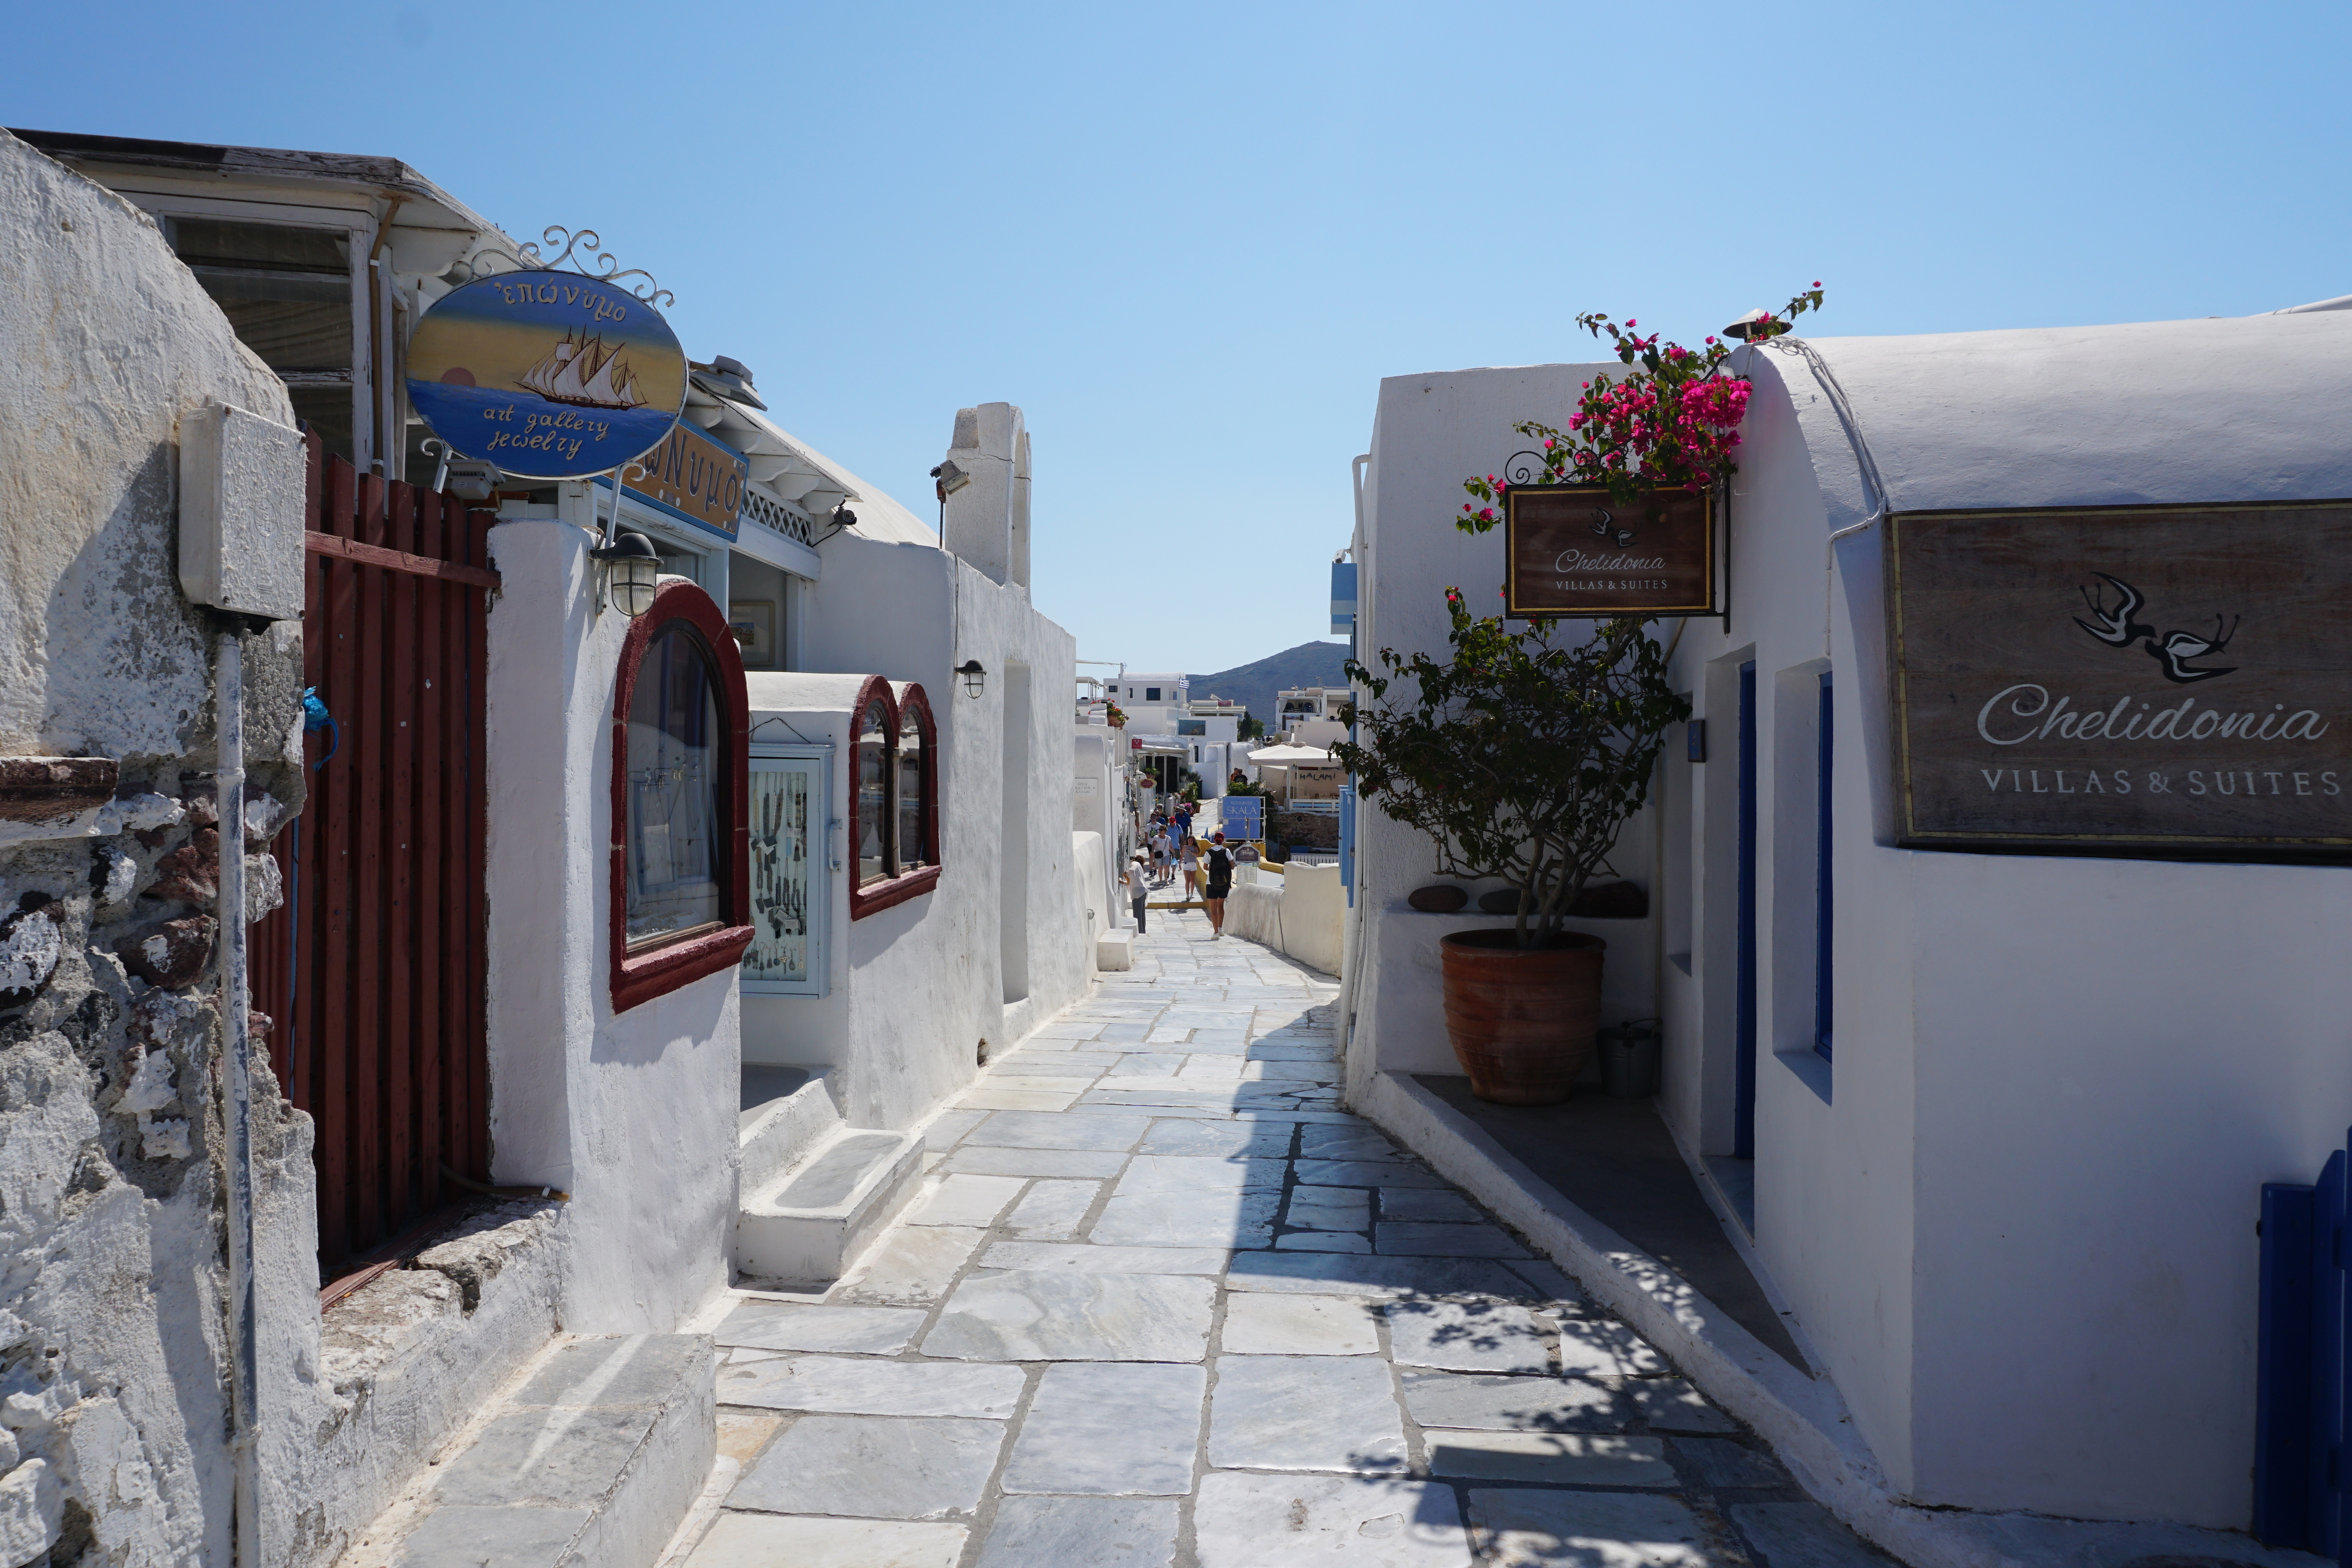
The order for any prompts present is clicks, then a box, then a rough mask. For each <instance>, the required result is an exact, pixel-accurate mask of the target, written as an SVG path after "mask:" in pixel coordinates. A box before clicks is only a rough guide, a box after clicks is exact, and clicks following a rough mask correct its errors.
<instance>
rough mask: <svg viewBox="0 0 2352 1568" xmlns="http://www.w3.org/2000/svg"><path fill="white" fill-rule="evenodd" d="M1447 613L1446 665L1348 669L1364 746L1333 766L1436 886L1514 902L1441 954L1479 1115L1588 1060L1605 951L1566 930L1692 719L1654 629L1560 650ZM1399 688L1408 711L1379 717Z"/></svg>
mask: <svg viewBox="0 0 2352 1568" xmlns="http://www.w3.org/2000/svg"><path fill="white" fill-rule="evenodd" d="M1445 601H1446V608H1447V610H1448V612H1450V614H1451V617H1452V621H1453V629H1452V632H1450V634H1449V638H1448V641H1449V643H1451V656H1450V657H1448V658H1446V659H1444V660H1443V661H1440V660H1437V659H1433V658H1432V657H1430V656H1429V655H1428V654H1426V653H1414V654H1412V656H1411V657H1409V658H1408V657H1405V656H1403V655H1401V654H1399V653H1397V652H1396V651H1395V650H1394V649H1389V648H1384V649H1382V650H1381V652H1380V654H1379V655H1378V662H1379V664H1380V665H1381V669H1382V671H1383V672H1384V673H1382V674H1374V673H1373V672H1372V671H1371V670H1370V669H1368V668H1366V667H1365V666H1363V665H1361V664H1356V663H1355V662H1353V661H1352V660H1351V661H1350V662H1349V665H1348V677H1349V680H1351V681H1353V682H1355V683H1357V684H1358V685H1361V686H1362V687H1363V688H1364V689H1365V690H1366V691H1367V692H1368V693H1370V695H1371V697H1372V699H1373V706H1356V707H1355V708H1354V710H1353V711H1352V712H1351V713H1350V714H1349V715H1347V717H1349V720H1350V721H1351V722H1352V723H1353V724H1354V725H1355V726H1356V727H1357V734H1358V735H1359V737H1360V740H1359V741H1357V742H1353V743H1350V742H1348V741H1339V742H1336V743H1334V745H1333V747H1332V750H1333V751H1334V752H1335V753H1336V754H1337V755H1338V756H1339V758H1340V760H1341V761H1343V762H1345V763H1346V764H1347V765H1348V767H1349V769H1350V770H1351V771H1352V772H1354V774H1355V775H1356V789H1357V793H1358V795H1359V797H1360V799H1363V800H1369V801H1370V802H1372V803H1373V804H1374V805H1376V806H1377V807H1379V809H1380V810H1381V812H1382V813H1383V814H1384V815H1386V816H1389V817H1391V818H1393V819H1395V820H1396V821H1400V822H1403V823H1405V824H1406V825H1408V826H1410V827H1413V828H1418V829H1419V830H1421V831H1423V832H1424V833H1426V834H1427V835H1428V836H1429V837H1430V839H1431V840H1432V841H1433V842H1434V843H1435V844H1436V846H1437V856H1438V862H1439V864H1440V867H1441V868H1442V869H1443V870H1444V871H1446V872H1448V873H1451V874H1454V875H1456V876H1499V877H1502V878H1505V879H1506V880H1507V881H1508V882H1509V883H1511V885H1512V886H1513V887H1515V888H1517V890H1518V903H1517V913H1516V915H1515V917H1514V919H1513V921H1512V923H1511V925H1509V926H1507V927H1503V928H1498V929H1492V930H1477V931H1457V932H1454V933H1453V934H1452V935H1450V936H1446V937H1445V938H1444V941H1443V943H1442V944H1441V947H1442V952H1443V957H1444V977H1445V1025H1446V1033H1447V1035H1448V1036H1449V1037H1450V1038H1451V1040H1452V1041H1453V1045H1454V1056H1455V1057H1456V1058H1457V1059H1458V1060H1459V1061H1461V1063H1462V1069H1463V1071H1465V1072H1467V1073H1468V1074H1469V1075H1470V1088H1471V1092H1473V1093H1475V1094H1476V1095H1477V1096H1478V1097H1479V1098H1480V1099H1481V1100H1490V1101H1493V1102H1495V1103H1498V1104H1505V1105H1549V1104H1553V1103H1557V1102H1559V1101H1561V1100H1565V1099H1567V1098H1568V1097H1569V1095H1570V1093H1571V1092H1573V1091H1574V1088H1575V1083H1576V1079H1577V1075H1578V1074H1579V1073H1580V1072H1581V1071H1583V1069H1584V1066H1585V1064H1586V1062H1587V1061H1589V1060H1590V1059H1591V1054H1592V1041H1593V1030H1594V1028H1595V1026H1596V1025H1597V1024H1598V1022H1599V1021H1600V1010H1601V956H1602V953H1603V950H1604V948H1605V947H1606V944H1605V943H1603V942H1602V941H1601V938H1600V937H1598V936H1585V935H1582V934H1580V933H1576V932H1570V931H1566V930H1563V929H1562V928H1561V922H1562V920H1563V919H1564V917H1565V916H1566V915H1567V911H1568V906H1569V905H1570V904H1571V903H1573V902H1574V901H1575V898H1576V895H1577V894H1579V893H1580V892H1581V891H1583V888H1584V884H1585V883H1586V882H1587V881H1588V880H1589V879H1590V878H1591V875H1592V873H1593V871H1594V869H1595V868H1596V867H1598V866H1599V865H1600V864H1601V862H1602V861H1603V860H1604V859H1605V858H1606V857H1607V855H1608V853H1609V851H1610V848H1611V847H1612V845H1614V844H1615V843H1616V841H1617V834H1618V831H1619V830H1620V829H1621V828H1622V826H1623V825H1624V822H1625V820H1626V819H1627V818H1628V817H1631V816H1632V815H1633V813H1634V812H1635V811H1638V810H1641V809H1642V805H1643V801H1644V800H1647V799H1648V797H1649V788H1650V776H1651V774H1652V772H1653V771H1654V768H1655V766H1656V763H1657V758H1658V751H1659V748H1660V747H1662V746H1663V745H1664V738H1665V732H1666V729H1667V727H1669V726H1671V725H1675V724H1678V723H1680V722H1681V721H1682V720H1684V719H1685V718H1687V717H1689V716H1690V704H1689V702H1688V701H1687V700H1686V699H1685V698H1683V697H1681V696H1679V695H1676V694H1675V691H1674V689H1673V688H1672V687H1671V686H1670V685H1668V684H1667V681H1666V658H1665V650H1664V648H1662V647H1661V646H1660V645H1659V644H1658V643H1657V642H1656V641H1655V640H1654V639H1653V638H1652V637H1651V636H1650V635H1649V634H1648V632H1647V631H1646V630H1645V623H1644V622H1638V621H1633V620H1619V621H1604V622H1597V623H1595V625H1594V626H1593V628H1592V630H1591V635H1590V636H1588V637H1580V638H1564V637H1562V636H1560V635H1559V629H1560V623H1559V622H1554V621H1532V622H1527V623H1526V624H1525V625H1524V626H1522V627H1521V628H1520V629H1518V630H1516V631H1514V630H1512V629H1511V628H1510V627H1508V626H1507V624H1506V623H1505V622H1504V621H1503V619H1502V618H1501V617H1500V616H1494V615H1489V616H1484V617H1474V616H1473V615H1472V614H1471V613H1470V611H1469V608H1468V607H1467V606H1466V605H1465V603H1464V602H1463V600H1462V592H1461V591H1460V590H1459V589H1455V588H1449V589H1447V590H1446V591H1445ZM1401 681H1408V682H1410V684H1411V691H1410V693H1409V694H1406V693H1403V692H1400V694H1399V695H1398V697H1397V698H1396V699H1395V700H1393V701H1386V700H1383V699H1386V698H1388V696H1389V693H1390V692H1391V689H1392V688H1393V687H1395V686H1397V685H1398V683H1400V682H1401Z"/></svg>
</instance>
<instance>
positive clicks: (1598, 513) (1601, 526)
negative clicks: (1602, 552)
mask: <svg viewBox="0 0 2352 1568" xmlns="http://www.w3.org/2000/svg"><path fill="white" fill-rule="evenodd" d="M1592 531H1593V532H1594V533H1596V534H1599V535H1600V536H1601V538H1604V539H1614V540H1616V541H1617V548H1618V549H1624V548H1625V547H1626V546H1627V545H1629V544H1632V543H1633V529H1631V528H1619V527H1618V526H1617V519H1616V518H1615V517H1612V516H1610V515H1609V512H1608V509H1607V508H1606V507H1593V508H1592Z"/></svg>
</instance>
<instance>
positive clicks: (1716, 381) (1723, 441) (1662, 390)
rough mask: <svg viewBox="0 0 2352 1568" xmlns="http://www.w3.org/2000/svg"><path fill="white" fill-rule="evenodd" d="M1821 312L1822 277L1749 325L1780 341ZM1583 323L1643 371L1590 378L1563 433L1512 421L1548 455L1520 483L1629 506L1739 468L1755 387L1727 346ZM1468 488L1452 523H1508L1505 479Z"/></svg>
mask: <svg viewBox="0 0 2352 1568" xmlns="http://www.w3.org/2000/svg"><path fill="white" fill-rule="evenodd" d="M1820 308H1822V286H1821V283H1820V281H1819V280H1818V279H1817V280H1815V282H1814V284H1813V286H1812V287H1811V288H1809V289H1807V290H1805V291H1804V292H1803V293H1801V294H1799V295H1797V296H1796V297H1795V298H1791V299H1790V301H1789V303H1788V304H1787V305H1785V306H1783V307H1782V308H1780V310H1778V311H1771V310H1766V311H1761V312H1759V313H1758V314H1757V315H1756V316H1755V317H1753V318H1751V319H1749V320H1748V321H1747V322H1746V323H1744V324H1743V325H1744V326H1745V327H1746V329H1747V332H1748V338H1749V339H1750V340H1756V339H1760V338H1770V337H1776V336H1778V335H1779V334H1780V333H1782V332H1785V331H1787V330H1788V329H1789V324H1790V322H1791V321H1793V320H1795V319H1797V318H1798V317H1800V316H1801V315H1803V314H1804V313H1805V312H1806V311H1808V310H1818V309H1820ZM1576 324H1577V325H1578V326H1580V327H1581V328H1583V329H1585V330H1586V331H1588V332H1590V333H1591V334H1592V335H1593V336H1594V337H1596V338H1599V337H1602V336H1604V335H1605V336H1606V337H1607V338H1608V340H1609V341H1610V342H1611V343H1612V345H1613V346H1614V347H1615V349H1616V350H1617V358H1618V359H1619V360H1620V361H1622V362H1623V363H1625V364H1628V365H1636V366H1638V367H1639V368H1638V369H1636V370H1634V371H1631V372H1629V373H1628V374H1626V375H1625V376H1623V377H1622V378H1616V377H1612V376H1609V375H1606V374H1602V375H1597V376H1595V377H1593V378H1592V379H1591V381H1589V382H1585V383H1584V388H1583V391H1582V392H1581V393H1580V395H1579V397H1578V399H1577V406H1576V412H1575V413H1571V414H1570V415H1569V416H1568V429H1567V430H1566V431H1565V432H1562V431H1559V430H1557V429H1555V428H1553V427H1552V426H1550V425H1549V424H1541V423H1537V422H1536V421H1534V420H1525V421H1522V422H1521V423H1517V424H1515V425H1513V426H1512V427H1511V428H1512V429H1513V430H1516V431H1517V432H1518V433H1519V434H1521V435H1524V436H1527V437H1528V438H1530V439H1531V440H1536V441H1540V442H1541V443H1543V448H1542V450H1541V452H1540V453H1538V455H1539V456H1540V457H1541V458H1542V459H1543V468H1542V472H1541V474H1540V476H1535V477H1530V478H1527V479H1523V480H1522V481H1521V483H1523V484H1534V485H1605V486H1608V487H1609V495H1610V497H1611V499H1612V500H1614V501H1615V502H1616V503H1617V504H1618V505H1620V506H1626V507H1630V506H1633V505H1635V504H1637V503H1638V502H1639V501H1640V500H1641V499H1642V497H1644V496H1645V495H1647V494H1649V493H1650V492H1652V491H1655V490H1679V489H1686V488H1690V487H1693V486H1707V485H1711V484H1713V483H1714V482H1715V481H1716V480H1717V479H1718V478H1721V477H1722V476H1725V475H1727V474H1729V473H1731V472H1732V471H1733V467H1734V465H1733V463H1732V461H1731V455H1732V453H1733V452H1734V450H1736V449H1737V448H1738V445H1739V422H1740V420H1741V418H1742V417H1743V416H1744V415H1745V414H1746V413H1747V412H1748V378H1747V377H1745V376H1735V375H1732V374H1730V373H1728V372H1727V371H1726V370H1725V369H1724V361H1726V360H1727V359H1729V358H1730V357H1731V346H1730V345H1729V344H1727V343H1722V342H1718V341H1717V340H1715V339H1713V338H1709V339H1708V340H1706V343H1704V344H1703V345H1701V346H1700V347H1698V348H1696V349H1685V348H1684V347H1683V346H1682V345H1681V344H1680V343H1661V342H1660V341H1659V340H1658V334H1657V333H1655V332H1653V333H1651V334H1650V335H1649V336H1648V337H1646V338H1645V337H1643V336H1642V335H1641V332H1640V330H1639V328H1640V326H1641V323H1640V322H1638V321H1634V320H1631V319H1629V320H1627V321H1626V323H1625V324H1624V325H1623V326H1622V327H1620V326H1619V325H1618V324H1617V323H1616V322H1614V321H1612V320H1611V319H1609V318H1608V317H1606V316H1602V315H1598V314H1594V313H1591V312H1588V313H1586V314H1584V315H1580V316H1579V317H1578V318H1577V319H1576ZM1462 487H1463V488H1464V489H1465V490H1466V491H1468V492H1469V493H1470V497H1471V498H1470V499H1469V500H1468V501H1466V502H1465V503H1464V504H1463V507H1462V511H1461V515H1460V516H1458V517H1455V518H1454V527H1455V528H1460V529H1461V530H1462V531H1463V532H1464V533H1466V534H1483V533H1485V532H1486V530H1487V529H1489V528H1493V527H1494V526H1495V525H1496V523H1499V522H1501V521H1502V520H1503V497H1504V496H1505V495H1506V494H1507V493H1508V492H1509V490H1510V484H1509V481H1508V480H1507V479H1501V478H1497V477H1496V476H1494V475H1492V474H1487V475H1484V476H1478V477H1474V478H1470V479H1465V480H1464V481H1463V482H1462Z"/></svg>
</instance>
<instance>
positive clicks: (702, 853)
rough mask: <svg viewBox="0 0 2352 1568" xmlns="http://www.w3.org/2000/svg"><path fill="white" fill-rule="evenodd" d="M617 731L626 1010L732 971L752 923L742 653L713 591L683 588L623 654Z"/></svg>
mask: <svg viewBox="0 0 2352 1568" xmlns="http://www.w3.org/2000/svg"><path fill="white" fill-rule="evenodd" d="M616 685H617V690H616V692H615V694H614V726H613V877H612V899H613V918H612V932H613V940H612V994H613V1009H614V1011H615V1012H625V1011H627V1010H628V1009H630V1008H633V1007H635V1006H636V1005H637V1004H639V1003H640V1002H645V1001H648V1000H650V999H652V998H655V997H657V996H660V995H661V994H663V993H664V992H666V991H669V990H674V989H676V988H677V987H679V986H682V985H685V984H686V983H688V981H690V980H695V979H699V978H701V977H703V976H705V975H709V974H715V973H717V972H719V970H721V969H725V968H730V967H733V966H734V965H735V964H736V963H737V962H739V961H740V959H741V957H742V956H743V949H744V947H745V946H748V945H749V944H750V942H751V925H750V922H749V918H748V911H749V909H750V906H751V900H750V896H749V887H748V879H749V853H750V832H749V824H748V822H747V821H746V818H745V815H744V813H745V810H746V807H747V805H748V802H749V798H750V797H749V771H748V769H749V761H750V748H749V746H748V737H747V734H746V725H745V718H746V709H747V698H746V696H745V695H744V690H743V663H742V656H741V654H740V652H739V651H738V650H737V648H736V645H735V640H734V638H733V637H732V636H730V635H729V633H728V629H727V623H726V621H725V618H724V617H722V616H721V615H720V614H719V607H718V606H717V605H716V604H714V603H712V602H711V600H710V596H709V594H707V593H705V592H704V591H702V590H701V589H699V588H698V587H696V586H695V585H694V584H692V583H690V582H684V581H677V580H671V581H667V582H665V583H663V584H662V586H661V587H660V589H659V590H658V591H656V593H655V595H654V601H653V605H652V607H651V608H650V609H648V610H647V611H646V613H645V614H644V615H642V616H640V617H638V618H637V619H636V620H635V621H634V622H631V623H630V625H629V631H628V635H627V637H626V639H625V641H624V642H623V643H622V645H621V662H620V669H619V672H618V681H617V683H616Z"/></svg>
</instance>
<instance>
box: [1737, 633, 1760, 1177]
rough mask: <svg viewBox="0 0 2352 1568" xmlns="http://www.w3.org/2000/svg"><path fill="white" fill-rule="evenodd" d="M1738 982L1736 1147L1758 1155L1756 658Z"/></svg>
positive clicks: (1747, 677) (1749, 699)
mask: <svg viewBox="0 0 2352 1568" xmlns="http://www.w3.org/2000/svg"><path fill="white" fill-rule="evenodd" d="M1738 926H1739V934H1738V994H1737V999H1736V1001H1735V1002H1734V1004H1733V1019H1734V1022H1733V1029H1734V1030H1735V1032H1734V1035H1733V1041H1734V1048H1733V1061H1734V1068H1733V1071H1734V1074H1735V1077H1734V1089H1733V1099H1732V1120H1731V1152H1732V1153H1733V1154H1734V1155H1738V1157H1739V1158H1741V1159H1743V1160H1746V1159H1754V1158H1755V1157H1756V664H1755V661H1753V660H1750V661H1749V662H1748V663H1747V664H1742V665H1740V666H1739V895H1738Z"/></svg>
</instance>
